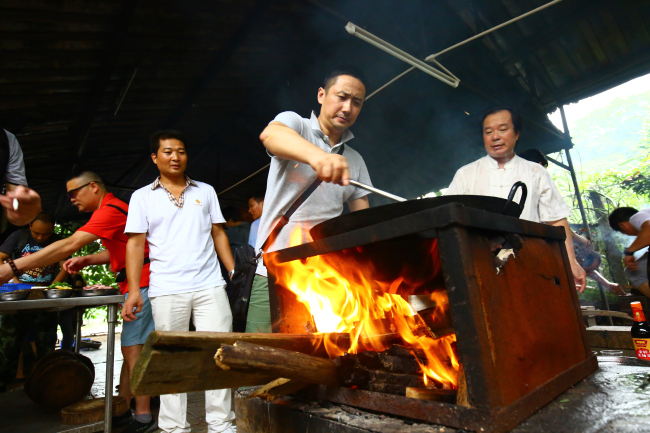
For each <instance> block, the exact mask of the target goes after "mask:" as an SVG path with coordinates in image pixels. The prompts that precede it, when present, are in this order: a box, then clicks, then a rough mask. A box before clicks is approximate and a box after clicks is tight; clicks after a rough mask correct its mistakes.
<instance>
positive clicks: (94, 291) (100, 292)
mask: <svg viewBox="0 0 650 433" xmlns="http://www.w3.org/2000/svg"><path fill="white" fill-rule="evenodd" d="M117 293H118V290H117V289H90V290H82V291H81V296H108V295H117Z"/></svg>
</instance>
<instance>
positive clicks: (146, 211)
mask: <svg viewBox="0 0 650 433" xmlns="http://www.w3.org/2000/svg"><path fill="white" fill-rule="evenodd" d="M151 144H152V148H151V159H152V160H153V163H154V164H155V165H156V166H157V168H158V171H159V173H160V176H159V177H158V178H157V179H156V180H155V181H154V182H153V183H152V184H150V185H147V186H145V187H143V188H140V189H139V190H137V191H135V192H134V193H133V195H132V196H131V202H130V203H129V216H128V218H127V222H126V227H125V229H124V231H125V233H127V235H128V236H129V240H128V242H127V245H126V273H127V281H129V296H128V298H127V300H126V302H125V303H124V306H123V308H122V317H123V318H124V320H126V321H131V320H135V319H136V317H135V313H136V312H138V311H140V308H141V306H142V301H141V298H140V288H139V286H138V284H137V283H134V284H131V281H136V282H137V281H140V272H141V270H142V266H143V258H144V246H145V242H148V243H149V259H150V261H151V265H150V271H151V276H150V281H149V298H150V300H151V307H152V312H153V318H154V323H155V329H156V330H157V331H187V330H188V329H189V323H190V316H191V317H192V318H193V322H194V326H195V327H196V330H197V331H217V332H230V331H231V330H232V313H231V311H230V305H229V303H228V297H227V296H226V291H225V286H226V282H225V281H224V279H223V277H222V276H221V270H220V269H219V263H218V260H217V257H218V258H219V259H221V261H222V262H223V265H224V267H225V268H226V270H228V273H229V276H232V273H233V272H234V268H235V263H234V260H233V256H232V252H231V250H230V245H229V243H228V236H227V235H226V233H225V231H224V229H223V228H222V226H221V224H222V223H224V222H225V220H224V218H223V216H222V214H221V209H220V208H219V201H218V200H217V194H216V193H215V191H214V188H212V187H211V186H210V185H208V184H206V183H203V182H198V181H195V180H192V179H190V178H189V177H187V176H186V175H185V169H186V167H187V153H186V149H185V142H184V140H183V138H182V135H181V134H180V133H179V132H178V131H171V130H168V131H159V132H157V133H155V134H154V135H153V136H152V142H151ZM133 278H135V280H132V279H133ZM205 400H206V402H205V407H206V422H207V424H208V432H210V433H217V432H229V433H232V432H235V431H236V429H235V427H234V424H233V421H234V418H235V415H234V412H233V410H232V396H231V390H230V389H220V390H211V391H206V392H205ZM186 412H187V397H186V394H167V395H161V396H160V412H159V415H158V427H159V428H160V429H161V430H163V431H165V432H175V433H176V432H189V431H190V425H189V423H188V422H187V415H186Z"/></svg>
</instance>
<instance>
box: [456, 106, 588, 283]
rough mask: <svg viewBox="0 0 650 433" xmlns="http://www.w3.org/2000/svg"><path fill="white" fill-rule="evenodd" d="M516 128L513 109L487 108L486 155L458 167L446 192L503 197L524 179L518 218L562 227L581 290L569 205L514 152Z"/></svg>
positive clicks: (545, 176) (541, 172) (537, 168)
mask: <svg viewBox="0 0 650 433" xmlns="http://www.w3.org/2000/svg"><path fill="white" fill-rule="evenodd" d="M520 131H521V118H520V117H519V115H518V114H517V113H516V112H515V111H514V110H513V109H511V108H508V107H495V108H493V109H491V110H489V111H488V112H487V113H486V114H485V115H484V116H483V119H482V122H481V134H482V136H483V146H484V147H485V151H486V153H487V155H486V156H484V157H483V158H480V159H478V160H476V161H474V162H472V163H470V164H467V165H465V166H463V167H461V168H459V169H458V170H457V171H456V174H455V175H454V179H453V180H452V181H451V184H450V185H449V189H448V190H447V194H448V195H453V194H476V195H486V196H493V197H501V198H506V197H507V196H508V193H509V192H510V188H511V187H512V185H513V184H514V183H515V182H517V181H521V182H524V183H525V184H526V188H527V189H528V199H527V200H526V203H525V205H524V209H523V211H522V213H521V216H520V218H521V219H525V220H529V221H534V222H543V223H546V224H549V225H553V226H559V227H563V228H564V230H565V232H566V241H565V246H566V252H567V256H568V257H569V263H570V265H571V272H572V273H573V278H574V279H575V285H576V289H577V290H578V291H579V292H580V293H582V292H583V291H584V290H585V278H586V274H585V271H584V269H582V267H581V266H580V265H579V264H578V261H577V260H576V257H575V253H574V249H573V238H572V236H571V229H570V228H569V222H568V220H567V217H568V216H569V213H570V208H569V207H568V206H567V204H566V203H565V202H564V200H563V199H562V196H561V195H560V193H559V191H558V190H557V188H556V187H555V185H554V184H553V181H552V180H551V177H550V176H549V174H548V172H547V171H546V170H545V169H544V167H542V166H541V165H539V164H536V163H534V162H531V161H527V160H525V159H523V158H521V157H519V156H517V155H516V154H515V145H516V144H517V140H519V133H520Z"/></svg>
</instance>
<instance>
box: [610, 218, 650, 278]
mask: <svg viewBox="0 0 650 433" xmlns="http://www.w3.org/2000/svg"><path fill="white" fill-rule="evenodd" d="M609 225H610V226H611V227H612V229H613V230H615V231H617V232H621V233H625V234H626V235H628V236H635V239H634V241H632V243H631V244H630V245H629V246H628V247H627V248H625V249H624V250H623V254H624V257H623V264H624V265H625V267H626V268H628V269H630V270H632V271H635V270H637V269H638V263H637V260H636V259H635V256H634V253H635V252H637V251H639V250H642V249H644V248H646V247H648V246H649V245H650V208H647V209H642V210H636V209H634V208H632V207H619V208H617V209H614V211H613V212H612V213H611V214H609ZM641 257H643V256H641ZM646 263H647V267H648V274H647V275H650V260H648V261H647V262H646Z"/></svg>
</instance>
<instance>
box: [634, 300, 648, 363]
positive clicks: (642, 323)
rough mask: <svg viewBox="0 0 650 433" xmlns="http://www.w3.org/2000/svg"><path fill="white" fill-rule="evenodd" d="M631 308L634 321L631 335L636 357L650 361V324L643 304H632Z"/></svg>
mask: <svg viewBox="0 0 650 433" xmlns="http://www.w3.org/2000/svg"><path fill="white" fill-rule="evenodd" d="M630 307H632V318H633V319H634V324H633V325H632V329H631V334H632V341H633V342H634V351H635V352H636V357H637V358H639V359H642V360H644V361H650V323H648V322H647V321H646V319H645V314H644V313H643V307H642V306H641V302H630Z"/></svg>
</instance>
